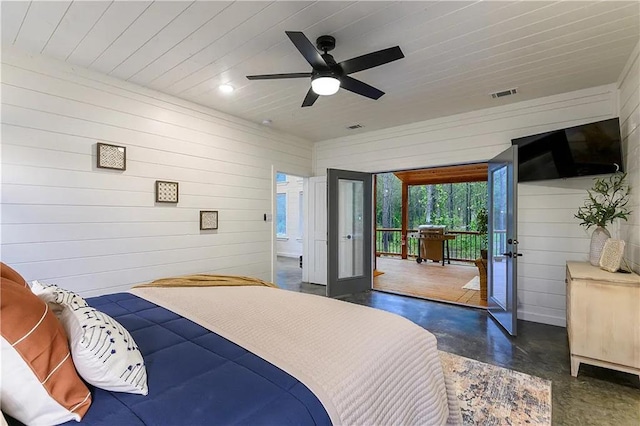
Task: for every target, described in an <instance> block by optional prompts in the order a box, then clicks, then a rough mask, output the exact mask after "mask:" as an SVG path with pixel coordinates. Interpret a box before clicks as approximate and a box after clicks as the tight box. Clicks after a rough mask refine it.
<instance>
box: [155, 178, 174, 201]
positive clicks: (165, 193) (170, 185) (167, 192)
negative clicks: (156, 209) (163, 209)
mask: <svg viewBox="0 0 640 426" xmlns="http://www.w3.org/2000/svg"><path fill="white" fill-rule="evenodd" d="M177 202H178V182H167V181H164V180H157V181H156V203H177Z"/></svg>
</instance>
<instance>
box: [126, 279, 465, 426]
mask: <svg viewBox="0 0 640 426" xmlns="http://www.w3.org/2000/svg"><path fill="white" fill-rule="evenodd" d="M131 292H132V293H133V294H136V295H138V296H140V297H142V298H144V299H145V300H149V301H151V302H154V303H156V304H158V305H160V306H163V307H166V308H167V309H169V310H170V311H172V312H175V313H177V314H179V315H181V316H183V317H185V318H188V319H190V320H192V321H194V322H195V323H197V324H199V325H201V326H203V327H205V328H206V329H207V330H211V331H214V332H215V333H217V334H219V335H220V336H222V337H225V338H227V339H229V340H230V341H232V342H234V343H236V344H238V345H240V346H242V347H243V348H246V349H247V350H249V351H251V352H252V353H253V354H255V355H257V356H259V357H261V358H262V359H264V360H266V361H269V362H270V363H272V364H273V365H275V366H277V367H278V368H280V369H282V370H283V371H285V372H287V373H289V374H290V375H291V376H293V377H295V378H296V379H298V380H300V382H302V383H303V384H304V385H305V386H307V387H308V388H309V389H310V390H311V391H312V392H313V393H314V395H316V396H317V397H318V399H319V400H320V401H321V402H322V405H323V406H324V408H325V410H326V411H327V414H328V415H329V418H330V419H331V422H332V423H333V424H335V425H348V426H350V425H385V426H386V425H404V426H410V425H416V426H417V425H420V426H422V425H443V424H450V425H455V424H461V421H462V418H461V415H460V408H459V402H458V399H457V397H456V393H455V386H454V384H453V382H452V380H451V379H450V378H449V377H448V376H446V375H445V372H444V370H443V368H442V364H441V362H440V357H439V354H438V350H437V342H436V338H435V336H434V335H433V334H431V333H429V332H428V331H427V330H425V329H424V328H422V327H420V326H418V325H416V324H414V323H413V322H411V321H409V320H407V319H406V318H403V317H401V316H399V315H395V314H392V313H389V312H385V311H382V310H378V309H373V308H369V307H365V306H360V305H356V304H353V303H348V302H344V301H340V300H336V299H331V298H328V297H321V296H314V295H310V294H304V293H298V292H293V291H286V290H281V289H277V288H269V287H257V286H248V287H237V286H236V287H204V288H203V287H175V288H153V287H145V288H134V289H133V290H131Z"/></svg>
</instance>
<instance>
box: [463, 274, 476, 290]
mask: <svg viewBox="0 0 640 426" xmlns="http://www.w3.org/2000/svg"><path fill="white" fill-rule="evenodd" d="M462 288H464V289H467V290H478V291H479V290H480V277H479V276H477V275H476V276H475V277H473V278H471V280H470V281H469V282H468V283H466V284H465V285H463V286H462Z"/></svg>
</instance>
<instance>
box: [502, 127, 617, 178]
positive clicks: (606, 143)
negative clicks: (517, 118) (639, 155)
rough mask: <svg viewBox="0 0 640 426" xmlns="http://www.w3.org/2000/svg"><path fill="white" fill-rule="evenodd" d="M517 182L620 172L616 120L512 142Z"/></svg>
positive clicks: (527, 137) (541, 134)
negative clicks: (515, 157) (514, 151)
mask: <svg viewBox="0 0 640 426" xmlns="http://www.w3.org/2000/svg"><path fill="white" fill-rule="evenodd" d="M511 143H512V144H513V145H518V182H530V181H536V180H548V179H563V178H570V177H575V176H590V175H601V174H608V173H614V172H616V171H624V170H623V167H624V163H623V160H622V143H621V139H620V121H619V119H617V118H612V119H610V120H604V121H598V122H595V123H589V124H584V125H582V126H575V127H569V128H566V129H562V130H555V131H552V132H546V133H540V134H538V135H532V136H526V137H523V138H518V139H513V140H512V141H511Z"/></svg>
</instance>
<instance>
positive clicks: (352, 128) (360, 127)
mask: <svg viewBox="0 0 640 426" xmlns="http://www.w3.org/2000/svg"><path fill="white" fill-rule="evenodd" d="M363 127H364V126H363V125H362V124H352V125H351V126H347V129H349V130H355V129H362V128H363Z"/></svg>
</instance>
